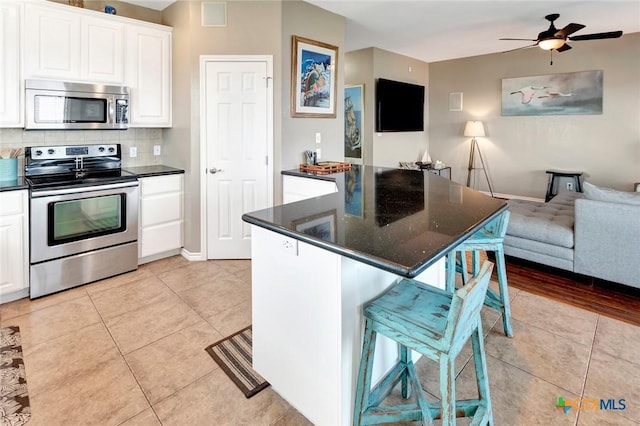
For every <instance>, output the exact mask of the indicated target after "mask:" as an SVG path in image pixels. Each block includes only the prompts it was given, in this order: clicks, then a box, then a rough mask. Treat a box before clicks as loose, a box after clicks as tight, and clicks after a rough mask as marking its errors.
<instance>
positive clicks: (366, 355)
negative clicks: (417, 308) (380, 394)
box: [353, 320, 377, 426]
mask: <svg viewBox="0 0 640 426" xmlns="http://www.w3.org/2000/svg"><path fill="white" fill-rule="evenodd" d="M376 335H377V333H376V332H375V331H374V330H373V326H372V324H371V321H370V320H366V322H365V327H364V339H363V343H362V356H361V358H360V369H359V371H358V382H357V387H356V398H355V403H354V406H353V425H354V426H358V425H360V424H362V414H363V413H364V411H365V410H366V409H367V407H368V406H369V395H370V392H371V375H372V372H373V354H374V353H375V351H376Z"/></svg>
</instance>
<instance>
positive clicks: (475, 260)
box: [471, 250, 480, 277]
mask: <svg viewBox="0 0 640 426" xmlns="http://www.w3.org/2000/svg"><path fill="white" fill-rule="evenodd" d="M478 272H480V250H474V251H473V252H471V273H472V274H473V275H472V276H473V277H475V276H476V275H478Z"/></svg>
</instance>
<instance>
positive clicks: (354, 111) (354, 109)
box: [344, 84, 364, 158]
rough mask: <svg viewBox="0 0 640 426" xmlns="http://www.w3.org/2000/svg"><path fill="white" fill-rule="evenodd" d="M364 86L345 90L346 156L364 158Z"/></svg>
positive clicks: (347, 87)
mask: <svg viewBox="0 0 640 426" xmlns="http://www.w3.org/2000/svg"><path fill="white" fill-rule="evenodd" d="M363 118H364V84H358V85H353V86H346V87H345V88H344V156H345V157H348V158H362V136H363V134H362V132H363Z"/></svg>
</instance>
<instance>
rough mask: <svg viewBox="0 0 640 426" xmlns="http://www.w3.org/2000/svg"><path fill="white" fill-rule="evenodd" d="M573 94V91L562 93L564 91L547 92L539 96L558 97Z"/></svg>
mask: <svg viewBox="0 0 640 426" xmlns="http://www.w3.org/2000/svg"><path fill="white" fill-rule="evenodd" d="M568 96H573V95H572V94H571V93H562V92H547V93H545V94H544V95H540V96H538V98H558V97H563V98H565V97H568Z"/></svg>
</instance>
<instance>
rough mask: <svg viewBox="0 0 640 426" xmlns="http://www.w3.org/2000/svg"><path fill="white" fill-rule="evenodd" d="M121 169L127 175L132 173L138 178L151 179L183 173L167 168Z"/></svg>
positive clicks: (182, 171)
mask: <svg viewBox="0 0 640 426" xmlns="http://www.w3.org/2000/svg"><path fill="white" fill-rule="evenodd" d="M123 169H124V170H125V171H127V172H129V173H133V174H134V175H136V176H138V177H151V176H162V175H177V174H181V173H184V170H182V169H176V168H174V167H169V166H162V165H158V166H137V167H123Z"/></svg>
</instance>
